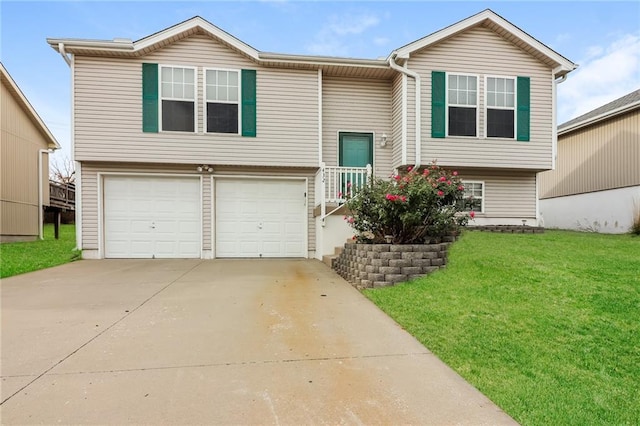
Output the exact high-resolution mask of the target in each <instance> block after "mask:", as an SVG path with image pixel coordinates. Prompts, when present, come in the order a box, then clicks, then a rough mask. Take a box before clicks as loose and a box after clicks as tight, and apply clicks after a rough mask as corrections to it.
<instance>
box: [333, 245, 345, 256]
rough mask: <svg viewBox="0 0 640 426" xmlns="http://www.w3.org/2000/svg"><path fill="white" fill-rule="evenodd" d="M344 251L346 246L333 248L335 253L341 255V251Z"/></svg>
mask: <svg viewBox="0 0 640 426" xmlns="http://www.w3.org/2000/svg"><path fill="white" fill-rule="evenodd" d="M343 251H344V247H336V248H335V249H333V253H334V254H336V255H340V253H342V252H343Z"/></svg>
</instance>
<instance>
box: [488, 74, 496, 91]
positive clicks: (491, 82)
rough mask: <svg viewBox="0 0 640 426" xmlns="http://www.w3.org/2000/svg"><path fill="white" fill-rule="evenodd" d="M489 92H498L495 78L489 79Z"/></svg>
mask: <svg viewBox="0 0 640 426" xmlns="http://www.w3.org/2000/svg"><path fill="white" fill-rule="evenodd" d="M487 90H488V91H490V92H495V91H496V79H495V78H493V77H489V78H487Z"/></svg>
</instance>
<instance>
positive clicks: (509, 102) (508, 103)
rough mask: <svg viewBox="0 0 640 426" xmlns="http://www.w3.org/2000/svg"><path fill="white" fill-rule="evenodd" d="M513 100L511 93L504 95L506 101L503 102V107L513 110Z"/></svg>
mask: <svg viewBox="0 0 640 426" xmlns="http://www.w3.org/2000/svg"><path fill="white" fill-rule="evenodd" d="M514 98H515V96H513V93H510V94H507V95H506V100H505V106H508V107H510V108H513V107H514V106H515V100H514Z"/></svg>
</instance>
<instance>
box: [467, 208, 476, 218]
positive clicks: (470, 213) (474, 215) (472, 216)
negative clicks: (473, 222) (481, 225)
mask: <svg viewBox="0 0 640 426" xmlns="http://www.w3.org/2000/svg"><path fill="white" fill-rule="evenodd" d="M469 217H471V219H473V218H474V217H476V212H474V211H473V210H471V211H470V212H469Z"/></svg>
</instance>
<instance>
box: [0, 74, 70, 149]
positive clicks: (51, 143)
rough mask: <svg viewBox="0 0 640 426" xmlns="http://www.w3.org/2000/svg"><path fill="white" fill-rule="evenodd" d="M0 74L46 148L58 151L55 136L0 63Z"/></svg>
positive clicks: (58, 145)
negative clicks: (36, 129) (35, 128)
mask: <svg viewBox="0 0 640 426" xmlns="http://www.w3.org/2000/svg"><path fill="white" fill-rule="evenodd" d="M0 73H1V74H2V79H3V80H5V81H6V82H7V83H8V84H9V87H8V88H9V92H12V93H13V94H14V96H15V97H16V99H17V100H18V103H20V104H22V107H23V108H25V109H26V112H27V114H28V115H29V118H30V119H31V121H33V122H34V124H35V125H36V126H37V127H38V128H39V129H40V132H41V133H42V134H43V135H44V136H45V138H47V147H48V148H49V149H60V144H59V143H58V141H57V140H56V138H55V136H53V133H51V131H50V130H49V128H48V127H47V125H46V124H44V121H42V118H40V116H39V115H38V113H37V112H36V110H35V108H34V107H33V105H31V103H30V102H29V100H28V99H27V97H26V96H25V95H24V93H22V90H20V87H18V84H17V83H16V82H15V80H14V79H13V77H11V74H9V71H7V69H6V68H5V67H4V64H2V63H1V62H0Z"/></svg>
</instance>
